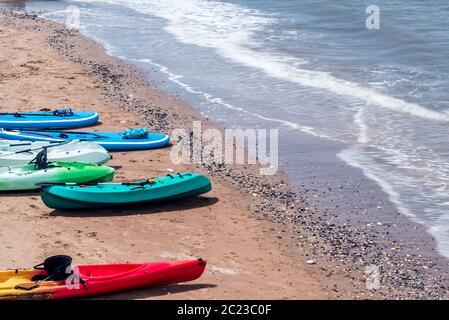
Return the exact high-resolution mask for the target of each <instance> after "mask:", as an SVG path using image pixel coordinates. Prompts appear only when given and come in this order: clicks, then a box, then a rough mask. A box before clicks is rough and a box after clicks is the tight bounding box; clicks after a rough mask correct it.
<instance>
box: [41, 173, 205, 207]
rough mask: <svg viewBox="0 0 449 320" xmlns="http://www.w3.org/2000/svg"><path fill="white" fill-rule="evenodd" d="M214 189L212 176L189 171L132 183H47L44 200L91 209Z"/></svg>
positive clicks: (62, 205)
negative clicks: (208, 176)
mask: <svg viewBox="0 0 449 320" xmlns="http://www.w3.org/2000/svg"><path fill="white" fill-rule="evenodd" d="M211 189H212V185H211V182H210V180H209V178H207V177H205V176H203V175H200V174H195V173H190V172H185V173H182V174H181V173H179V174H177V175H167V176H165V177H160V178H155V179H150V180H145V181H138V182H129V183H99V184H87V185H80V184H64V185H50V184H49V185H47V186H42V188H41V197H42V201H43V202H44V203H45V204H46V205H47V206H48V207H50V208H54V209H66V210H67V209H88V208H102V207H111V206H123V205H131V204H141V203H147V202H160V201H166V200H172V199H180V198H186V197H192V196H197V195H200V194H203V193H206V192H209V191H210V190H211Z"/></svg>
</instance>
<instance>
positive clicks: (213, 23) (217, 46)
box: [90, 0, 449, 122]
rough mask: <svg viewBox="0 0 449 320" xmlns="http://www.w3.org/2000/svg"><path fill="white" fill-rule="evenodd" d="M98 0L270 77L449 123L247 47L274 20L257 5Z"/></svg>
mask: <svg viewBox="0 0 449 320" xmlns="http://www.w3.org/2000/svg"><path fill="white" fill-rule="evenodd" d="M90 2H93V1H90ZM102 2H107V3H111V4H120V5H124V6H127V7H129V8H131V9H133V10H136V11H138V12H140V13H144V14H148V15H152V16H157V17H160V18H163V19H165V20H167V22H168V24H167V26H166V27H165V28H164V29H165V31H167V32H169V33H170V34H172V35H174V36H175V37H176V39H177V40H178V41H180V42H183V43H186V44H192V45H196V46H200V47H206V48H211V49H213V50H215V51H216V52H217V53H218V54H219V55H221V56H222V57H223V58H226V59H229V60H232V61H234V62H238V63H240V64H242V65H245V66H247V67H251V68H255V69H258V70H262V71H264V72H265V73H266V74H267V75H269V76H271V77H273V78H277V79H281V80H284V81H289V82H292V83H297V84H299V85H302V86H305V87H311V88H315V89H319V90H325V91H328V92H332V93H334V94H336V95H342V96H348V97H352V98H356V99H359V100H361V101H364V102H365V103H367V104H368V105H370V106H378V107H382V108H387V109H390V110H393V111H395V112H401V113H405V114H409V115H412V116H415V117H419V118H422V119H426V120H431V121H439V122H449V114H447V113H444V112H438V111H435V110H432V109H429V108H426V107H423V106H421V105H419V104H416V103H413V102H407V101H404V100H402V99H400V98H395V97H392V96H390V95H388V94H385V93H382V92H379V91H376V90H374V89H371V88H366V87H363V86H360V85H359V84H357V83H354V82H351V81H347V80H343V79H339V78H337V77H335V76H333V75H331V74H329V73H326V72H322V71H313V70H307V69H302V68H298V67H297V66H296V65H295V64H289V63H288V61H289V60H298V59H297V58H294V57H284V56H279V55H277V54H275V53H271V52H264V51H263V47H262V46H260V45H259V48H258V50H257V51H256V50H253V49H250V48H248V45H251V46H257V45H258V42H257V40H256V39H255V35H256V32H257V31H263V30H264V29H266V28H269V27H270V26H271V25H273V24H274V23H276V22H277V20H276V17H273V16H269V15H268V14H266V13H263V12H261V11H259V10H256V9H250V8H246V7H244V6H241V5H236V4H231V3H225V2H218V1H199V0H191V1H185V0H165V1H158V0H145V1H144V0H133V1H130V0H106V1H102ZM304 63H305V62H304Z"/></svg>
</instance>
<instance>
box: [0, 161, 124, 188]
mask: <svg viewBox="0 0 449 320" xmlns="http://www.w3.org/2000/svg"><path fill="white" fill-rule="evenodd" d="M114 174H115V170H114V168H111V167H107V166H100V165H97V164H90V163H79V162H50V163H48V165H47V166H46V168H45V169H37V168H36V166H35V165H34V164H30V165H26V166H16V167H3V168H0V191H15V190H33V189H38V188H39V186H38V184H42V183H66V182H72V183H87V182H105V181H111V180H112V179H114Z"/></svg>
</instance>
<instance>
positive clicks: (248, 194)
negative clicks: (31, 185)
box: [0, 14, 447, 299]
mask: <svg viewBox="0 0 449 320" xmlns="http://www.w3.org/2000/svg"><path fill="white" fill-rule="evenodd" d="M0 38H1V39H2V44H3V45H2V47H1V49H0V52H1V55H0V57H1V60H0V67H1V69H0V70H1V72H0V92H1V93H2V95H1V98H0V99H1V100H0V101H1V103H0V108H1V110H2V111H18V110H20V111H25V110H39V109H41V108H56V107H60V106H62V105H64V106H65V105H71V106H73V107H74V108H76V109H81V108H86V109H91V110H95V111H98V112H99V113H100V114H101V116H102V124H101V125H99V126H96V127H94V128H92V129H94V130H99V131H100V130H115V131H117V130H122V129H124V128H125V127H132V126H134V127H135V126H147V127H149V128H150V130H152V131H162V132H167V133H168V132H170V130H171V129H173V128H180V127H186V128H190V127H191V125H192V121H193V120H198V119H202V118H201V116H200V115H199V114H198V113H197V112H196V111H195V110H194V109H193V108H191V107H190V106H188V105H186V104H185V103H183V102H182V101H179V100H177V99H175V98H174V97H170V96H168V95H167V94H165V93H163V92H161V91H159V90H158V89H156V88H154V87H153V86H152V84H151V83H149V82H148V81H147V75H146V74H144V73H142V72H141V71H140V70H138V69H137V68H135V67H133V66H130V65H127V64H124V63H122V62H120V61H118V60H116V59H114V58H112V57H110V56H107V55H106V54H105V53H104V50H103V48H101V46H99V45H98V44H96V43H94V42H93V41H91V40H89V39H86V38H84V37H82V36H80V35H79V33H78V32H77V31H73V30H72V31H70V30H67V29H65V28H64V27H63V26H61V25H58V24H55V23H50V22H47V21H41V20H39V19H37V18H36V16H33V15H31V16H23V15H16V14H15V15H11V14H2V15H1V18H0ZM202 120H203V128H206V127H208V126H214V124H213V123H210V122H207V121H205V120H204V119H202ZM169 154H170V149H169V148H167V149H160V150H152V151H145V152H134V153H131V152H129V153H115V154H114V159H113V161H111V162H110V164H111V165H113V166H119V167H121V168H120V169H119V170H118V173H117V180H131V179H140V178H146V177H154V176H161V175H165V174H167V173H168V172H167V169H169V168H170V169H173V170H175V171H178V172H181V171H186V170H189V171H194V172H199V173H205V174H207V175H210V176H212V182H213V185H214V188H213V191H212V192H211V193H209V194H207V195H205V196H203V197H198V198H195V199H191V200H188V201H177V202H173V203H170V204H166V205H157V206H151V207H140V208H127V209H123V208H122V209H111V210H100V211H83V212H59V211H52V210H50V209H48V208H47V207H45V206H44V205H43V203H42V202H41V200H40V198H39V195H38V194H37V193H22V194H17V193H4V194H1V195H0V197H1V202H2V204H3V206H2V210H1V211H0V224H1V225H2V226H3V227H2V228H1V229H0V243H1V246H0V261H1V265H0V267H1V268H6V267H17V266H29V265H32V264H34V263H37V262H40V261H41V260H42V259H43V258H44V257H46V256H48V255H51V254H61V253H66V254H70V255H72V256H73V257H74V258H75V262H76V263H106V262H121V261H152V260H164V259H180V258H181V259H182V258H192V257H193V258H196V257H203V258H205V259H207V260H208V261H209V266H208V268H207V272H206V274H205V275H204V276H203V277H202V278H200V279H199V280H197V281H195V282H192V283H189V284H183V285H177V286H170V287H166V288H159V289H149V290H139V291H135V292H132V293H121V294H118V295H113V296H108V297H102V298H167V299H195V298H204V299H227V298H237V299H249V298H256V299H257V298H262V299H267V298H273V299H278V298H280V299H295V298H296V299H311V298H317V299H328V298H385V297H389V298H440V297H444V294H445V293H446V289H445V287H444V285H445V284H444V278H445V273H443V274H442V276H441V275H440V277H438V272H436V270H439V269H436V268H434V267H435V262H433V264H429V263H427V262H425V261H424V262H423V263H424V264H420V265H419V267H416V266H417V264H416V260H414V259H413V257H409V260H410V262H407V263H405V260H404V256H403V254H402V253H398V254H396V253H395V252H394V250H391V249H390V247H392V245H393V244H394V243H393V244H392V243H390V241H389V239H388V238H387V239H385V238H383V240H382V241H384V242H385V243H384V244H385V247H387V248H388V250H390V251H391V252H387V253H384V252H383V251H382V250H383V249H381V248H380V247H377V246H374V245H371V244H370V243H368V241H371V240H370V238H369V237H368V238H366V237H367V236H365V235H364V234H362V233H358V235H359V236H360V237H361V238H360V237H358V238H354V237H353V235H354V232H357V231H358V230H352V229H355V228H352V229H351V228H348V227H347V226H341V224H340V223H339V224H337V223H334V222H333V221H332V220H329V219H328V216H329V215H326V213H325V212H318V211H317V209H315V208H312V207H311V206H310V205H309V201H308V195H307V193H303V194H301V193H299V194H298V193H297V192H295V191H294V190H293V189H292V188H290V187H289V185H288V184H287V182H286V178H285V177H284V176H283V175H282V173H280V174H279V175H277V176H275V177H270V178H269V179H267V178H263V177H261V176H260V175H258V174H257V172H258V171H257V170H258V168H257V167H252V166H247V167H244V166H217V165H211V166H199V165H198V166H193V165H189V166H185V165H183V166H175V165H173V164H172V162H171V161H170V158H169ZM317 194H318V192H317ZM324 194H325V192H323V196H324ZM401 221H402V220H401ZM389 227H391V226H388V225H386V226H384V227H383V228H386V232H387V233H383V234H388V232H390V231H391V230H392V229H391V228H389ZM393 230H394V228H393ZM370 232H371V231H368V232H367V233H366V234H367V235H369V233H370ZM375 232H378V231H374V233H375ZM392 253H393V254H392ZM376 256H377V257H379V258H378V259H372V257H376ZM385 257H386V258H387V259H385ZM421 258H422V260H425V258H426V257H425V256H424V257H421ZM372 261H377V263H378V265H379V266H380V267H381V268H382V274H388V277H385V276H384V277H383V278H382V287H381V289H379V290H368V289H367V288H366V286H365V280H366V276H365V275H364V271H365V267H366V265H368V264H370V263H371V262H372ZM401 263H402V268H401V267H400V264H401ZM442 263H443V264H444V263H445V262H444V261H443V262H442ZM388 264H389V265H388ZM404 266H406V268H405V267H404ZM423 266H425V267H426V268H423ZM429 266H430V269H431V270H432V272H431V273H429V271H428V270H429ZM438 266H439V265H438ZM413 268H415V269H416V270H413ZM398 272H402V273H403V275H402V277H400V276H398V277H396V275H397V274H398ZM410 273H413V277H412V278H411V277H410ZM393 277H396V278H394V279H393ZM441 278H443V279H441ZM393 280H394V281H393ZM446 280H447V279H446ZM414 284H416V285H414ZM430 293H431V294H432V295H429V294H430Z"/></svg>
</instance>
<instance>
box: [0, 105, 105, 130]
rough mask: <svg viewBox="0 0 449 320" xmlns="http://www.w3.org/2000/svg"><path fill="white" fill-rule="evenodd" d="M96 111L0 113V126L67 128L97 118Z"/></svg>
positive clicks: (90, 123) (93, 120) (91, 122)
mask: <svg viewBox="0 0 449 320" xmlns="http://www.w3.org/2000/svg"><path fill="white" fill-rule="evenodd" d="M99 118H100V117H99V116H98V113H96V112H91V111H79V112H74V111H72V110H71V109H68V110H55V111H40V112H14V113H7V112H2V113H0V128H8V129H34V130H36V129H68V128H79V127H86V126H89V125H92V124H95V123H97V122H98V120H99Z"/></svg>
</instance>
